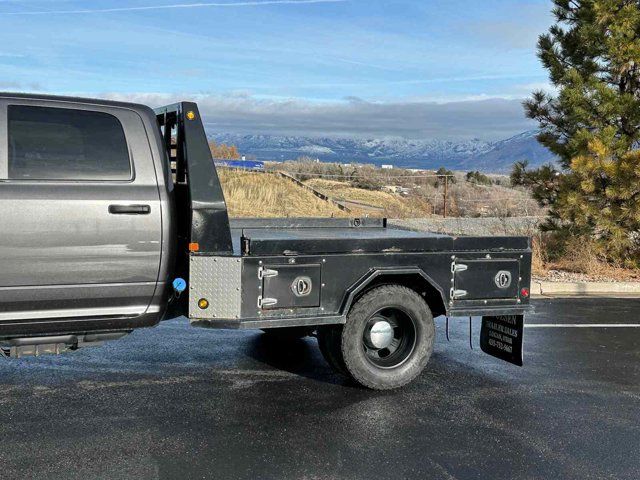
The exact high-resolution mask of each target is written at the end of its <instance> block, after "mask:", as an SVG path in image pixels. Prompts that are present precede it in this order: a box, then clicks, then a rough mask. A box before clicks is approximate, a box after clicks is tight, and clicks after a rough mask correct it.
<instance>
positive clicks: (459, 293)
mask: <svg viewBox="0 0 640 480" xmlns="http://www.w3.org/2000/svg"><path fill="white" fill-rule="evenodd" d="M449 296H450V297H451V298H452V299H453V300H457V299H458V298H463V297H466V296H467V291H466V290H461V289H458V288H452V289H451V291H450V292H449Z"/></svg>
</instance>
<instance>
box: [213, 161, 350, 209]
mask: <svg viewBox="0 0 640 480" xmlns="http://www.w3.org/2000/svg"><path fill="white" fill-rule="evenodd" d="M218 176H219V177H220V182H221V183H222V189H223V191H224V196H225V199H226V201H227V208H228V209H229V215H230V216H231V217H272V218H273V217H345V216H352V214H348V213H346V212H343V211H342V210H340V209H339V208H338V207H337V206H335V205H333V204H332V203H330V202H327V201H325V200H321V199H320V198H318V197H316V196H315V195H313V193H311V192H309V191H307V190H305V189H303V188H300V187H298V186H296V185H295V184H294V183H292V182H290V181H289V180H286V179H284V178H282V177H280V176H278V175H275V174H271V173H256V172H244V171H238V170H232V169H227V168H219V169H218Z"/></svg>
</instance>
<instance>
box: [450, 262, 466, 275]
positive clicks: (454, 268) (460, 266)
mask: <svg viewBox="0 0 640 480" xmlns="http://www.w3.org/2000/svg"><path fill="white" fill-rule="evenodd" d="M467 268H469V267H468V266H466V265H465V264H464V263H456V262H452V263H451V273H457V272H464V271H466V270H467Z"/></svg>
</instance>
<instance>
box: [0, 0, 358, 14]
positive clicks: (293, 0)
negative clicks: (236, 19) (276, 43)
mask: <svg viewBox="0 0 640 480" xmlns="http://www.w3.org/2000/svg"><path fill="white" fill-rule="evenodd" d="M346 1H347V0H264V1H246V2H234V3H221V2H200V3H174V4H169V5H145V6H140V7H114V8H85V9H75V10H36V11H23V12H2V13H0V15H52V14H68V15H73V14H89V13H115V12H136V11H145V10H168V9H182V8H203V7H262V6H267V5H303V4H313V3H343V2H346Z"/></svg>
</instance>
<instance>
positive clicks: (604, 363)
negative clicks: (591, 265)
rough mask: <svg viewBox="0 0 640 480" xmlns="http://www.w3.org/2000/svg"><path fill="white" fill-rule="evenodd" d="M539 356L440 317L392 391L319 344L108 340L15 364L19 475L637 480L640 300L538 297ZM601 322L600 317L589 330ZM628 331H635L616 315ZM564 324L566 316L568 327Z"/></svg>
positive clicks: (237, 336)
mask: <svg viewBox="0 0 640 480" xmlns="http://www.w3.org/2000/svg"><path fill="white" fill-rule="evenodd" d="M535 304H536V307H537V313H536V314H534V315H530V316H529V317H528V318H527V320H526V322H527V324H528V325H530V326H531V327H529V328H527V329H526V330H525V366H524V367H522V368H519V367H516V366H512V365H509V364H506V363H504V362H501V361H499V360H497V359H494V358H492V357H489V356H487V355H485V354H483V353H482V352H481V351H480V349H479V346H478V343H477V342H478V333H479V324H480V322H479V321H478V320H477V319H476V321H475V322H474V334H475V339H474V350H470V349H469V340H468V321H467V320H465V319H454V320H453V321H452V322H451V336H452V341H451V342H450V343H447V341H446V339H445V338H444V321H443V319H438V320H437V327H438V328H437V329H438V343H437V345H436V349H435V352H434V355H433V357H432V359H431V361H430V363H429V365H428V366H427V369H426V371H425V372H424V373H423V374H422V375H421V377H420V378H419V379H418V380H417V381H415V382H414V383H413V384H411V385H410V386H408V387H406V388H404V389H402V390H399V391H395V392H384V393H380V392H371V391H367V390H363V389H361V388H359V387H357V386H355V385H353V384H352V383H350V382H349V381H348V380H345V379H344V378H343V377H341V376H339V375H337V374H334V373H333V372H332V371H331V370H330V368H329V367H328V366H327V365H326V364H325V362H324V360H323V359H322V357H321V355H320V353H319V351H318V349H317V344H316V341H315V339H313V338H309V339H307V340H303V341H299V342H293V343H290V344H287V345H284V346H283V345H279V344H276V343H273V342H272V341H270V340H269V339H268V338H266V336H265V335H262V334H261V333H260V332H254V331H247V332H241V331H218V330H205V329H198V328H190V327H189V326H188V324H187V321H186V320H184V319H177V320H172V321H168V322H164V323H163V324H161V325H160V326H159V327H156V328H152V329H143V330H138V331H136V332H134V333H133V334H131V335H129V336H128V337H126V338H124V339H122V340H119V341H117V342H112V343H109V344H105V345H104V346H102V347H98V348H87V349H84V350H80V351H78V352H75V353H72V354H66V355H62V356H46V357H39V358H26V359H20V360H2V359H0V392H1V393H0V438H1V439H2V446H1V447H0V473H1V474H2V476H3V477H4V478H7V479H14V478H48V479H50V478H84V479H86V478H108V479H117V478H136V479H147V478H216V479H226V478H230V479H378V478H381V479H382V478H384V479H405V478H407V479H426V478H445V479H454V478H456V479H467V478H478V479H500V478H505V479H507V478H508V479H511V478H523V479H537V478H541V479H542V478H543V479H557V478H563V479H572V478H575V479H581V480H582V479H595V478H598V479H599V478H616V479H637V478H640V455H639V454H640V328H633V327H631V326H628V325H629V324H640V299H630V298H629V299H624V298H622V299H606V298H605V299H603V298H591V299H555V300H548V299H540V300H537V301H536V302H535ZM585 324H589V325H590V326H588V327H586V328H585V327H580V326H579V325H585ZM617 324H618V325H619V324H625V325H627V326H624V327H616V325H617ZM558 325H562V326H558Z"/></svg>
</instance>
